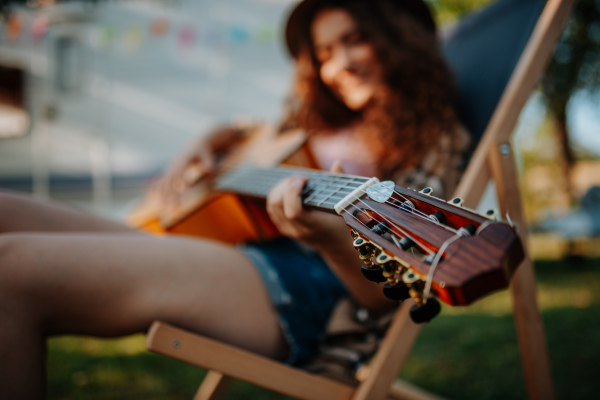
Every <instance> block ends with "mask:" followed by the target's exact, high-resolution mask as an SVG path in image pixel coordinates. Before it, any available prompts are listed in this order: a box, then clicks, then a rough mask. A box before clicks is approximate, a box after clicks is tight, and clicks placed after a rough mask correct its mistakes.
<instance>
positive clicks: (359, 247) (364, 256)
mask: <svg viewBox="0 0 600 400" xmlns="http://www.w3.org/2000/svg"><path fill="white" fill-rule="evenodd" d="M352 244H353V245H354V248H355V249H356V251H358V256H359V257H360V259H361V260H363V261H364V263H365V265H366V267H367V268H371V266H372V265H373V262H372V261H371V257H372V256H373V247H372V246H370V244H369V242H368V241H367V240H365V239H363V238H361V237H359V238H358V239H356V240H355V241H354V243H352Z"/></svg>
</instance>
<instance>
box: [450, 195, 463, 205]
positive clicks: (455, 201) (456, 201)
mask: <svg viewBox="0 0 600 400" xmlns="http://www.w3.org/2000/svg"><path fill="white" fill-rule="evenodd" d="M448 203H450V204H452V205H453V206H457V207H461V206H462V204H463V199H462V197H455V198H453V199H452V200H450V201H448Z"/></svg>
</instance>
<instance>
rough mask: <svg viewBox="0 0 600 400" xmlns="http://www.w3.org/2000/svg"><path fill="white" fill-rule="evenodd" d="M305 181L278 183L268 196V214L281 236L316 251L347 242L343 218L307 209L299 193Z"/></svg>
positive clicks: (295, 178) (298, 178) (299, 178)
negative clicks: (339, 242)
mask: <svg viewBox="0 0 600 400" xmlns="http://www.w3.org/2000/svg"><path fill="white" fill-rule="evenodd" d="M307 181H308V177H307V176H303V175H297V176H293V177H290V178H286V179H284V180H282V181H281V182H280V183H278V184H277V185H276V186H275V187H273V189H271V191H270V192H269V195H268V197H267V212H268V213H269V216H270V217H271V220H272V221H273V223H274V224H275V226H277V228H278V229H279V231H280V232H281V234H283V235H285V236H289V237H291V238H293V239H296V240H298V241H300V242H303V243H304V244H306V245H308V246H310V247H312V248H314V249H315V250H317V251H322V250H325V249H326V248H327V247H328V246H330V245H333V244H334V243H336V242H337V241H340V240H349V239H350V236H349V235H348V230H347V228H346V225H345V224H344V220H343V218H340V217H339V216H337V215H332V214H328V213H325V212H321V211H315V210H306V209H304V207H303V206H302V199H301V197H300V194H301V193H302V188H303V187H304V185H305V184H306V182H307Z"/></svg>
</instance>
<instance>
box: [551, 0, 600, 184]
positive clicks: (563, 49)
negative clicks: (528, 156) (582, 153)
mask: <svg viewBox="0 0 600 400" xmlns="http://www.w3.org/2000/svg"><path fill="white" fill-rule="evenodd" d="M598 89H600V0H578V1H577V3H576V4H575V6H574V8H573V10H572V12H571V17H570V19H569V22H568V23H567V27H566V29H565V32H564V34H563V36H562V38H561V40H560V42H559V43H558V45H557V46H556V49H555V51H554V55H553V57H552V60H551V62H550V65H549V67H548V69H547V71H546V74H545V75H544V76H543V79H542V90H543V93H544V95H545V98H546V104H547V107H548V111H549V112H550V114H551V115H552V116H553V118H554V120H555V124H556V135H557V137H558V140H559V142H560V144H561V152H562V158H563V163H564V168H563V173H564V174H565V182H566V186H567V187H566V188H565V189H566V190H567V192H568V193H569V194H571V193H572V184H571V179H570V171H571V168H572V166H573V164H574V162H575V159H576V156H575V155H574V154H573V150H572V147H571V146H570V144H569V131H568V114H567V106H568V103H569V100H570V99H571V97H572V96H573V95H574V94H575V93H576V92H578V91H580V90H586V91H590V92H592V91H597V90H598Z"/></svg>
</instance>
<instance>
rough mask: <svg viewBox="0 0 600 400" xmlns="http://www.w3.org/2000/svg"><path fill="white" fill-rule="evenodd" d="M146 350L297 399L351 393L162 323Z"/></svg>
mask: <svg viewBox="0 0 600 400" xmlns="http://www.w3.org/2000/svg"><path fill="white" fill-rule="evenodd" d="M146 347H147V348H148V350H150V351H154V352H156V353H159V354H163V355H165V356H169V357H171V358H175V359H177V360H180V361H184V362H187V363H189V364H192V365H196V366H198V367H202V368H207V369H211V370H215V371H218V372H221V373H223V374H225V375H227V376H230V377H232V378H235V379H239V380H243V381H246V382H250V383H252V384H255V385H258V386H261V387H263V388H266V389H268V390H273V391H276V392H279V393H282V394H285V395H288V396H292V397H296V398H300V399H314V400H348V399H350V398H351V396H352V393H353V391H354V388H353V387H351V386H348V385H345V384H342V383H339V382H336V381H333V380H331V379H327V378H323V377H320V376H317V375H313V374H310V373H308V372H305V371H302V370H300V369H297V368H292V367H289V366H287V365H284V364H282V363H279V362H276V361H272V360H269V359H267V358H265V357H261V356H258V355H256V354H253V353H250V352H248V351H245V350H241V349H238V348H235V347H232V346H228V345H225V344H223V343H220V342H217V341H215V340H211V339H207V338H204V337H201V336H198V335H195V334H192V333H189V332H186V331H184V330H182V329H178V328H175V327H173V326H171V325H169V324H166V323H163V322H158V321H155V322H154V323H153V324H152V326H151V327H150V330H149V332H148V336H147V340H146ZM388 387H389V386H388Z"/></svg>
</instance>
